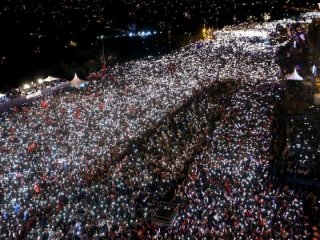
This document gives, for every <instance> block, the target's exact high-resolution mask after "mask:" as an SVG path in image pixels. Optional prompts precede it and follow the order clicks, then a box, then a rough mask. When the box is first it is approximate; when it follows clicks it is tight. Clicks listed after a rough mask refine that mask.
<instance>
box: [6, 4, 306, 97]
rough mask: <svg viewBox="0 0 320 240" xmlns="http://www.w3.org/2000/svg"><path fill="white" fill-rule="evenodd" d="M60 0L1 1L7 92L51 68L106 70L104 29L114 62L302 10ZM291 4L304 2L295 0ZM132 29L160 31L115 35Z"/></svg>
mask: <svg viewBox="0 0 320 240" xmlns="http://www.w3.org/2000/svg"><path fill="white" fill-rule="evenodd" d="M24 2H26V3H24ZM57 2H59V1H51V0H45V1H33V4H32V5H31V3H30V2H27V1H26V0H11V1H8V0H4V1H3V2H2V3H1V4H3V7H2V8H1V9H0V13H1V14H0V29H1V35H0V60H1V64H0V91H6V90H8V89H11V88H14V87H18V86H20V85H21V84H23V83H25V82H30V81H36V80H37V79H38V78H40V77H42V78H44V77H47V76H48V75H49V74H50V75H53V76H58V77H62V78H65V79H71V78H72V77H73V75H74V73H75V72H77V73H78V74H79V75H80V76H81V77H85V76H86V75H87V74H88V73H89V72H92V71H96V70H98V69H100V68H101V59H100V56H101V49H102V42H101V41H100V40H98V39H97V36H98V35H101V34H104V35H108V36H110V38H108V39H106V40H104V48H105V55H106V57H107V58H108V57H110V56H112V57H113V58H109V59H112V60H110V61H109V62H108V64H112V63H114V62H116V61H123V60H125V59H128V58H129V59H130V58H135V57H140V56H145V55H152V54H158V53H163V52H165V51H166V50H169V49H171V48H174V47H179V46H180V45H181V44H183V43H185V42H187V40H186V38H187V36H188V35H184V33H185V32H187V33H191V35H193V36H194V35H196V34H197V33H198V32H199V31H200V29H201V28H202V26H203V24H206V25H207V26H213V27H215V28H221V27H223V26H224V25H226V24H232V23H238V22H243V21H246V20H247V19H248V18H249V17H250V16H251V17H253V18H255V20H257V21H262V15H263V13H264V12H269V13H271V17H272V19H278V18H282V17H284V16H292V15H294V14H296V11H293V10H290V8H284V6H288V4H286V3H285V2H286V1H282V0H278V1H276V0H271V1H256V3H255V4H254V5H250V4H248V3H247V2H248V1H244V0H238V1H235V0H225V1H221V0H217V1H214V0H213V1H208V0H199V1H193V0H189V1H185V2H183V4H180V3H181V2H179V1H160V0H155V1H153V2H152V3H150V2H149V1H122V0H119V1H113V0H96V1H94V3H93V2H92V1H87V0H84V1H79V3H72V1H67V0H66V1H63V4H62V3H57ZM80 2H81V3H80ZM297 2H298V1H297ZM251 3H252V2H251ZM290 3H291V4H292V6H296V5H297V3H294V2H293V1H291V2H290ZM77 4H79V5H77ZM137 4H139V7H137ZM152 4H153V5H152ZM300 5H302V6H303V5H304V3H300ZM88 6H90V7H89V8H88ZM297 6H298V5H297ZM130 28H131V29H132V30H136V31H139V30H143V29H153V30H157V31H158V35H156V36H155V37H151V38H145V39H141V38H134V39H133V38H112V36H115V35H117V34H120V33H121V34H122V33H125V31H128V30H129V29H130ZM169 30H170V32H171V36H170V40H171V41H172V42H171V44H169V43H168V40H169V39H168V31H169ZM160 32H162V34H160Z"/></svg>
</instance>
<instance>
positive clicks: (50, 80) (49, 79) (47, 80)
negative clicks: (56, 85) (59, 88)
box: [43, 75, 59, 82]
mask: <svg viewBox="0 0 320 240" xmlns="http://www.w3.org/2000/svg"><path fill="white" fill-rule="evenodd" d="M56 80H59V78H56V77H51V76H50V75H49V76H48V77H47V78H45V79H43V81H44V82H53V81H56Z"/></svg>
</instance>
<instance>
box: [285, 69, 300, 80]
mask: <svg viewBox="0 0 320 240" xmlns="http://www.w3.org/2000/svg"><path fill="white" fill-rule="evenodd" d="M286 79H287V80H293V81H303V78H302V77H301V76H300V75H299V74H298V72H297V69H294V71H293V73H291V74H287V75H286Z"/></svg>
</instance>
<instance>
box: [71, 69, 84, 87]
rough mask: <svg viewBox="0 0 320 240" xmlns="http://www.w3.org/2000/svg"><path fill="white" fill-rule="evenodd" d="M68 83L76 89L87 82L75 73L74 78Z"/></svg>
mask: <svg viewBox="0 0 320 240" xmlns="http://www.w3.org/2000/svg"><path fill="white" fill-rule="evenodd" d="M70 84H71V86H73V87H75V88H77V89H80V88H82V87H84V86H85V85H86V84H88V82H87V81H84V80H82V79H80V78H79V77H78V75H77V74H76V73H75V74H74V78H73V79H72V80H71V81H70Z"/></svg>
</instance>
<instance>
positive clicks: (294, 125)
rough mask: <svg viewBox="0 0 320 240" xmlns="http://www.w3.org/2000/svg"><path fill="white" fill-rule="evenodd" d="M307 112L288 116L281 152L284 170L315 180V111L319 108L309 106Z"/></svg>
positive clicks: (316, 129)
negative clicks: (284, 146)
mask: <svg viewBox="0 0 320 240" xmlns="http://www.w3.org/2000/svg"><path fill="white" fill-rule="evenodd" d="M310 110H311V111H310V112H309V114H304V115H302V116H296V117H294V116H290V117H289V119H288V126H287V132H288V134H287V136H288V138H287V145H286V148H285V149H284V151H283V152H282V159H283V162H282V163H285V166H284V168H285V171H286V172H287V173H290V174H292V175H294V176H301V177H307V178H311V179H315V180H317V178H318V176H319V174H320V173H319V167H320V165H319V164H320V163H319V161H318V154H319V147H318V144H317V143H318V140H319V132H318V128H319V126H318V124H319V123H318V121H317V119H316V118H317V113H318V112H319V109H317V108H315V107H311V108H310Z"/></svg>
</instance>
